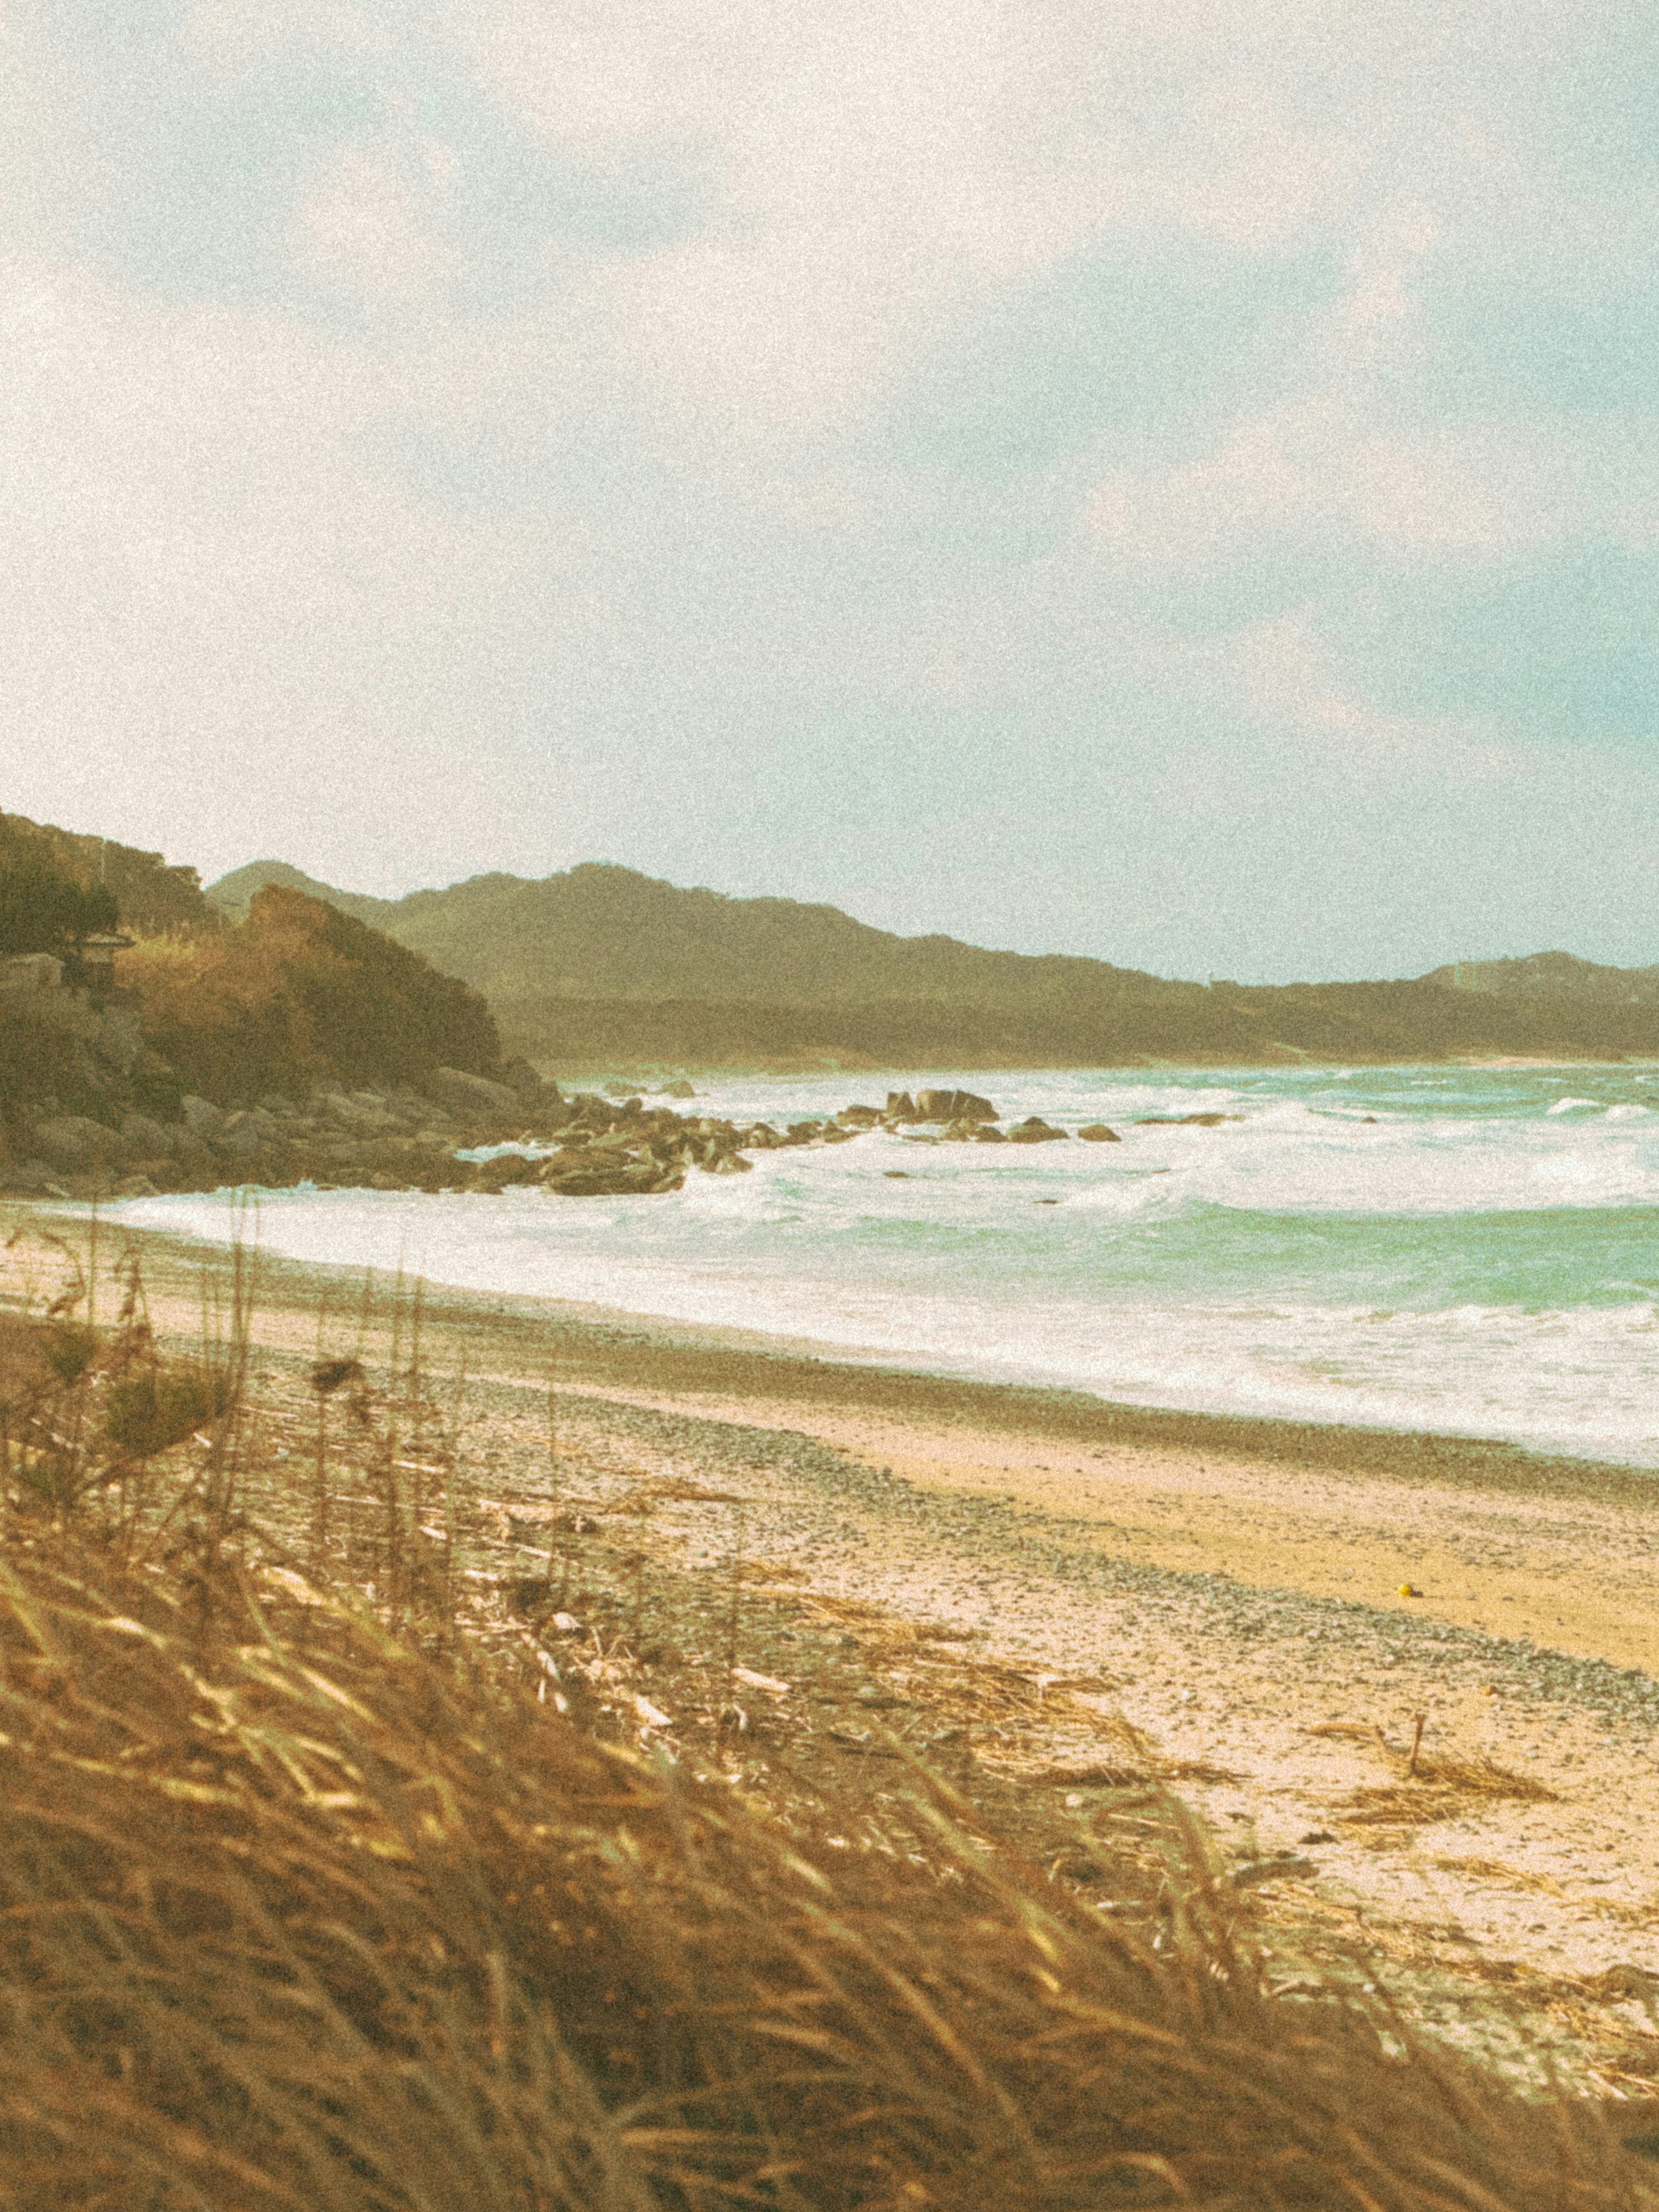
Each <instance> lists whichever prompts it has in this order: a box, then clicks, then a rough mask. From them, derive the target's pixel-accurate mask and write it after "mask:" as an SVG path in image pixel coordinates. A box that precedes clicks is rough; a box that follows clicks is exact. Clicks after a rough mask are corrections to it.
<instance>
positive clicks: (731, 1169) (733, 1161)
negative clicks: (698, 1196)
mask: <svg viewBox="0 0 1659 2212" xmlns="http://www.w3.org/2000/svg"><path fill="white" fill-rule="evenodd" d="M754 1164H755V1163H754V1162H753V1160H746V1159H744V1156H743V1154H742V1153H741V1152H716V1153H715V1154H714V1158H712V1159H708V1160H705V1161H704V1162H703V1164H702V1171H703V1173H704V1174H705V1175H747V1174H749V1172H750V1170H751V1169H752V1168H753V1166H754Z"/></svg>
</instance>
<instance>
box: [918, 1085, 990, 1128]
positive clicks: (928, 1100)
mask: <svg viewBox="0 0 1659 2212" xmlns="http://www.w3.org/2000/svg"><path fill="white" fill-rule="evenodd" d="M996 1118H997V1109H996V1108H995V1107H994V1105H993V1104H992V1103H991V1102H990V1100H989V1099H988V1098H979V1097H975V1094H974V1093H973V1092H972V1091H918V1092H917V1093H916V1119H917V1121H995V1120H996Z"/></svg>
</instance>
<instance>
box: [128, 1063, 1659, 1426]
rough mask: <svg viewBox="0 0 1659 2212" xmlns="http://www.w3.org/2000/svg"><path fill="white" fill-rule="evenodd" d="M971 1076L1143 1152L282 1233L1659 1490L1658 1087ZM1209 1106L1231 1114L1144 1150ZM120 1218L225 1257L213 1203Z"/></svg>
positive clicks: (315, 1206)
mask: <svg viewBox="0 0 1659 2212" xmlns="http://www.w3.org/2000/svg"><path fill="white" fill-rule="evenodd" d="M925 1079H926V1077H925V1074H922V1075H918V1076H916V1077H915V1078H909V1079H905V1078H899V1077H891V1078H889V1077H883V1078H880V1079H869V1078H863V1079H860V1078H859V1077H845V1076H842V1077H834V1078H827V1079H813V1080H811V1081H802V1082H782V1081H778V1080H775V1079H774V1080H759V1079H757V1080H753V1081H747V1082H731V1083H727V1084H723V1085H710V1087H709V1090H708V1093H707V1096H706V1097H705V1098H704V1099H702V1100H701V1101H700V1102H699V1104H698V1107H696V1108H693V1109H691V1110H694V1111H695V1110H700V1109H702V1110H708V1111H709V1112H712V1113H715V1114H720V1115H731V1116H732V1117H733V1118H736V1119H739V1120H750V1119H756V1118H765V1119H768V1120H771V1121H781V1120H785V1119H795V1118H799V1116H801V1115H805V1114H811V1113H829V1112H833V1111H834V1110H835V1109H836V1108H837V1107H839V1106H842V1105H845V1104H847V1103H848V1102H849V1101H851V1100H853V1099H855V1098H864V1099H866V1100H868V1101H869V1102H870V1103H874V1104H877V1105H879V1104H880V1103H882V1100H883V1097H884V1094H885V1091H886V1088H887V1085H888V1084H889V1083H892V1084H893V1085H895V1086H896V1087H907V1086H908V1087H914V1085H915V1083H917V1082H921V1081H923V1080H925ZM956 1080H957V1081H959V1082H962V1083H963V1084H965V1085H967V1086H968V1087H969V1088H971V1089H974V1090H976V1091H982V1092H984V1093H985V1094H986V1095H987V1096H988V1097H991V1098H992V1099H993V1100H994V1102H995V1103H996V1104H997V1105H998V1107H999V1108H1000V1109H1001V1112H1002V1113H1003V1115H1004V1116H1005V1117H1006V1118H1023V1117H1024V1115H1028V1114H1033V1113H1038V1114H1042V1115H1044V1116H1046V1117H1047V1118H1048V1120H1049V1121H1053V1122H1054V1123H1055V1124H1056V1125H1057V1126H1059V1127H1069V1128H1073V1129H1075V1128H1077V1127H1079V1126H1081V1125H1082V1124H1084V1123H1085V1122H1087V1121H1095V1120H1105V1121H1109V1122H1110V1123H1111V1124H1112V1125H1113V1126H1114V1127H1116V1128H1118V1129H1119V1130H1120V1132H1121V1134H1122V1136H1123V1139H1124V1141H1123V1142H1122V1143H1121V1144H1120V1145H1084V1144H1079V1143H1070V1144H1065V1145H1047V1146H1031V1147H1023V1146H1022V1147H1017V1148H1016V1147H1008V1146H963V1145H939V1144H931V1143H926V1142H917V1141H915V1140H914V1139H912V1138H908V1137H899V1136H893V1135H889V1134H886V1133H880V1134H876V1135H871V1136H865V1137H861V1138H860V1139H858V1140H857V1141H856V1142H855V1143H853V1144H848V1145H843V1146H836V1147H834V1148H830V1149H826V1150H816V1151H806V1152H783V1153H773V1154H760V1155H756V1156H754V1157H755V1161H756V1164H755V1169H754V1171H753V1172H752V1173H751V1174H749V1175H745V1176H730V1177H714V1176H701V1175H694V1176H691V1177H690V1180H689V1182H688V1183H687V1185H686V1188H684V1190H683V1191H681V1192H679V1193H677V1194H671V1195H668V1196H657V1197H652V1198H634V1199H618V1200H607V1199H589V1200H560V1199H551V1198H548V1197H545V1196H544V1195H542V1194H539V1193H537V1194H530V1193H525V1194H508V1195H507V1197H505V1198H503V1199H501V1200H489V1199H483V1198H461V1197H447V1198H443V1197H440V1198H431V1197H425V1196H422V1195H421V1194H402V1193H384V1194H382V1193H371V1192H331V1193H324V1194H315V1193H309V1194H308V1193H304V1192H298V1193H289V1192H280V1193H274V1194H270V1195H269V1196H267V1197H266V1198H265V1199H264V1200H263V1201H262V1205H261V1210H260V1211H261V1230H260V1235H261V1240H262V1242H263V1243H264V1245H265V1246H266V1247H267V1248H268V1249H272V1250H275V1251H278V1252H282V1253H284V1254H288V1255H291V1256H294V1257H296V1258H304V1259H312V1260H334V1261H346V1262H355V1263H357V1264H362V1263H365V1262H373V1263H374V1264H376V1265H380V1266H383V1267H396V1266H398V1264H399V1263H400V1262H401V1263H402V1264H404V1266H406V1267H410V1268H411V1269H415V1270H416V1271H418V1272H421V1273H426V1274H428V1275H429V1276H432V1277H434V1278H435V1279H439V1280H441V1281H445V1282H450V1283H456V1284H465V1285H471V1286H473V1287H476V1288H478V1289H483V1290H500V1291H527V1292H534V1293H539V1294H544V1295H550V1296H556V1297H571V1298H578V1299H583V1300H589V1301H593V1302H596V1303H599V1304H605V1305H609V1306H615V1307H622V1308H624V1309H627V1310H632V1311H635V1312H639V1313H642V1314H653V1315H658V1316H664V1317H669V1318H674V1319H680V1320H688V1321H696V1322H716V1323H726V1324H730V1325H733V1326H738V1327H742V1328H755V1329H762V1330H767V1331H771V1332H775V1333H781V1334H790V1335H799V1336H809V1337H814V1338H817V1339H819V1340H823V1341H825V1342H828V1343H831V1344H834V1345H836V1346H841V1347H842V1348H843V1349H844V1350H845V1351H847V1352H850V1353H854V1354H856V1355H859V1356H864V1357H873V1358H883V1359H887V1360H893V1361H900V1362H905V1363H911V1364H922V1365H927V1366H930V1367H933V1368H936V1369H943V1370H951V1371H955V1372H959V1373H964V1374H975V1375H980V1376H989V1377H1000V1378H1006V1379H1012V1380H1020V1381H1025V1382H1049V1383H1070V1384H1074V1385H1077V1386H1080V1387H1082V1388H1085V1389H1092V1390H1097V1391H1099V1392H1101V1393H1102V1394H1103V1395H1107V1396H1111V1397H1116V1398H1121V1399H1127V1400H1130V1401H1135V1402H1138V1403H1142V1404H1147V1405H1160V1406H1170V1407H1188V1408H1193V1409H1199V1410H1211V1411H1216V1412H1249V1413H1279V1414H1285V1415H1291V1416H1295V1417H1299V1418H1304V1419H1323V1420H1346V1421H1360V1422H1368V1423H1374V1424H1381V1425H1389V1426H1400V1427H1424V1428H1435V1429H1442V1430H1455V1431H1463V1432H1466V1433H1470V1434H1478V1435H1486V1436H1493V1437H1512V1438H1515V1439H1516V1440H1520V1441H1525V1442H1528V1443H1534V1444H1540V1445H1543V1446H1547V1447H1551V1448H1554V1449H1565V1450H1578V1451H1592V1452H1595V1453H1599V1454H1603V1455H1611V1456H1617V1457H1620V1458H1623V1459H1626V1460H1630V1461H1633V1462H1640V1463H1644V1464H1659V1325H1656V1312H1659V1309H1656V1298H1659V1069H1650V1068H1641V1067H1630V1068H1595V1069H1586V1068H1583V1067H1576V1068H1568V1069H1562V1068H1515V1069H1480V1070H1470V1069H1462V1068H1444V1067H1425V1068H1387V1069H1373V1068H1367V1069H1333V1068H1322V1069H1311V1068H1309V1069H1298V1070H1295V1071H1273V1072H1265V1071H1260V1070H1249V1071H1239V1072H1236V1073H1229V1072H1220V1073H1218V1072H1216V1071H1213V1070H1203V1071H1191V1072H1184V1073H1183V1072H1181V1071H1163V1070H1160V1071H1158V1073H1156V1074H1155V1075H1154V1074H1152V1073H1145V1074H1139V1073H1138V1074H1135V1075H1133V1076H1130V1075H1128V1074H1127V1073H1121V1072H1108V1071H1097V1070H1088V1071H1080V1072H1077V1073H1053V1072H1048V1071H1044V1072H1041V1073H1028V1074H1019V1075H1013V1076H1010V1075H1008V1074H1006V1073H1002V1074H994V1075H983V1076H977V1077H975V1076H971V1075H969V1076H964V1077H958V1078H957V1079H956ZM1195 1112H1220V1113H1224V1114H1228V1115H1238V1116H1239V1117H1240V1118H1239V1119H1238V1120H1237V1121H1228V1122H1225V1123H1224V1124H1223V1125H1222V1126H1221V1127H1218V1128H1214V1129H1198V1128H1170V1127H1135V1126H1134V1124H1135V1122H1136V1121H1137V1119H1138V1118H1139V1117H1140V1116H1143V1115H1158V1114H1182V1113H1195ZM895 1170H898V1171H902V1179H901V1178H900V1176H899V1175H896V1174H895V1173H894V1172H893V1171H895ZM124 1211H125V1212H126V1213H127V1214H128V1215H129V1217H130V1218H133V1219H135V1220H137V1221H140V1222H143V1223H145V1224H149V1225H155V1226H158V1227H160V1226H165V1227H168V1228H172V1229H174V1230H192V1231H197V1233H200V1234H204V1235H208V1236H222V1235H228V1234H229V1233H230V1210H229V1207H228V1204H227V1202H226V1200H223V1199H217V1200H205V1199H201V1198H167V1199H156V1200H141V1201H136V1202H133V1203H131V1204H130V1205H129V1206H127V1207H126V1208H125V1209H124Z"/></svg>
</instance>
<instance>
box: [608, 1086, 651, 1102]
mask: <svg viewBox="0 0 1659 2212" xmlns="http://www.w3.org/2000/svg"><path fill="white" fill-rule="evenodd" d="M602 1088H603V1089H604V1091H605V1097H607V1098H632V1099H635V1100H638V1099H641V1098H642V1097H644V1095H645V1094H644V1092H643V1091H641V1089H640V1086H639V1085H638V1084H637V1083H607V1084H605V1085H603V1086H602Z"/></svg>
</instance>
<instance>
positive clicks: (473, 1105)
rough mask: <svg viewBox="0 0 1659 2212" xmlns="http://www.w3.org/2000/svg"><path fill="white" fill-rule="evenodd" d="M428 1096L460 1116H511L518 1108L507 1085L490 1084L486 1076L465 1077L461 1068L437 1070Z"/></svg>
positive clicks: (516, 1101)
mask: <svg viewBox="0 0 1659 2212" xmlns="http://www.w3.org/2000/svg"><path fill="white" fill-rule="evenodd" d="M426 1088H427V1093H428V1097H433V1098H435V1099H436V1100H437V1101H438V1103H439V1104H440V1105H441V1106H447V1107H449V1108H450V1109H452V1110H453V1112H455V1113H457V1114H511V1113H513V1112H514V1111H515V1110H516V1109H517V1108H518V1105H519V1103H520V1102H519V1098H518V1096H517V1094H516V1093H515V1092H513V1091H509V1090H508V1089H507V1085H505V1084H504V1083H491V1082H490V1081H489V1078H488V1077H486V1076H483V1075H466V1074H464V1073H462V1071H461V1070H460V1069H459V1067H435V1068H434V1069H433V1071H432V1073H431V1074H430V1075H428V1078H427V1079H426Z"/></svg>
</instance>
